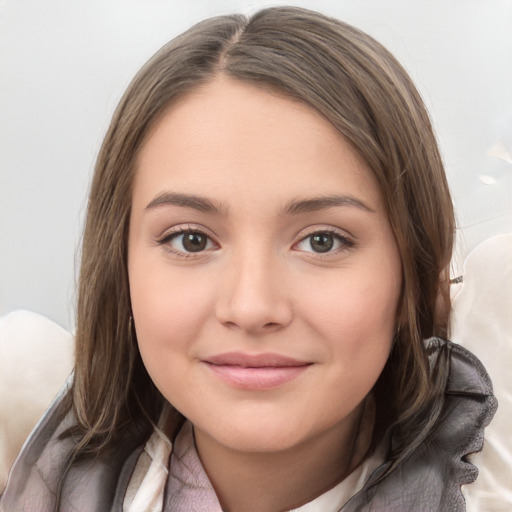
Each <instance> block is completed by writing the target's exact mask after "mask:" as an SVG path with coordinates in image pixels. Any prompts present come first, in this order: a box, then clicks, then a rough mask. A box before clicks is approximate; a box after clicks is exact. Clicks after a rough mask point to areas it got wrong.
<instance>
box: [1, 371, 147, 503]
mask: <svg viewBox="0 0 512 512" xmlns="http://www.w3.org/2000/svg"><path fill="white" fill-rule="evenodd" d="M70 387H71V379H70V380H69V381H68V383H66V386H65V387H64V388H63V389H62V390H61V392H60V393H59V395H58V396H57V398H56V399H55V401H54V402H53V404H52V405H51V406H50V408H49V409H48V411H47V412H46V413H45V415H44V416H43V418H42V419H41V420H40V422H39V423H38V425H37V426H36V428H35V429H34V431H33V432H32V434H31V435H30V436H29V438H28V439H27V441H26V443H25V445H24V446H23V448H22V450H21V452H20V454H19V456H18V458H17V459H16V461H15V463H14V465H13V467H12V469H11V473H10V475H9V479H8V481H7V486H6V488H5V492H4V494H3V495H2V496H1V498H0V512H7V511H11V510H17V511H34V510H37V511H38V512H50V511H53V509H54V506H55V496H56V492H57V489H58V487H59V480H60V478H61V475H62V474H63V470H64V468H65V466H66V463H67V460H68V457H69V456H70V453H71V451H72V449H73V447H74V445H75V443H74V440H73V439H72V438H71V437H69V436H62V434H63V433H64V432H65V431H66V430H67V429H68V428H69V427H71V426H73V425H74V424H75V423H76V420H75V417H74V415H73V413H72V411H71V410H70V407H69V404H70V400H69V396H68V395H69V392H70ZM145 434H146V433H145V432H144V430H143V429H139V428H131V429H126V431H124V432H122V433H121V435H120V436H119V438H118V441H117V442H116V443H115V444H113V445H112V446H111V448H110V449H109V450H108V451H107V452H105V453H103V454H101V455H100V456H98V457H97V458H95V459H94V460H87V461H84V462H81V463H79V464H76V465H73V467H72V468H71V470H70V471H69V472H68V474H67V477H66V479H65V482H64V484H63V487H62V499H63V505H64V509H65V510H69V511H70V512H71V511H72V512H86V511H90V510H110V508H111V505H112V503H113V502H114V501H115V499H116V496H117V494H118V493H119V492H120V491H119V487H123V486H124V485H127V483H128V480H129V475H130V474H131V469H132V467H133V466H134V464H135V461H136V459H137V457H138V455H139V453H140V448H141V446H142V445H143V442H144V441H145ZM121 492H122V491H121Z"/></svg>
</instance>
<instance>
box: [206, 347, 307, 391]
mask: <svg viewBox="0 0 512 512" xmlns="http://www.w3.org/2000/svg"><path fill="white" fill-rule="evenodd" d="M202 363H204V364H205V365H206V366H207V367H208V368H209V370H210V371H211V372H212V373H213V374H214V375H215V376H216V377H218V378H219V379H221V380H222V381H223V382H224V383H226V384H228V385H229V386H232V387H235V388H238V389H243V390H252V391H264V390H270V389H274V388H277V387H280V386H282V385H284V384H286V383H288V382H290V381H292V380H294V379H296V378H297V377H299V376H300V375H301V374H303V373H304V372H305V371H306V370H307V369H308V368H309V367H310V366H311V365H312V364H313V363H311V362H308V361H302V360H299V359H294V358H290V357H287V356H282V355H280V354H271V353H266V354H256V355H250V354H243V353H240V352H229V353H225V354H219V355H215V356H212V357H208V358H207V359H205V360H203V361H202Z"/></svg>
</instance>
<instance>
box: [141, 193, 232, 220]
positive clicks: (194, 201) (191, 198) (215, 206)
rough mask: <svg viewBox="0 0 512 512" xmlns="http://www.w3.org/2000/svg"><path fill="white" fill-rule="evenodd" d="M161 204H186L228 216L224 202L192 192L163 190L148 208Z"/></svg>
mask: <svg viewBox="0 0 512 512" xmlns="http://www.w3.org/2000/svg"><path fill="white" fill-rule="evenodd" d="M159 206H184V207H186V208H192V209H194V210H198V211H200V212H204V213H212V214H215V215H222V216H226V215H227V213H228V207H227V206H225V205H223V204H222V203H216V202H215V201H212V200H211V199H208V198H206V197H201V196H196V195H192V194H177V193H175V192H162V193H161V194H158V195H157V196H156V197H155V198H154V199H153V200H152V201H151V202H150V203H149V204H148V205H147V206H146V210H151V209H153V208H158V207H159Z"/></svg>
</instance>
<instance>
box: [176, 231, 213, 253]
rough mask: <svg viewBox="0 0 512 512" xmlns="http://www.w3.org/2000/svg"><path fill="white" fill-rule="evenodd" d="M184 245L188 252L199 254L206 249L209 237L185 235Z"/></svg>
mask: <svg viewBox="0 0 512 512" xmlns="http://www.w3.org/2000/svg"><path fill="white" fill-rule="evenodd" d="M181 236H182V237H183V240H182V244H183V248H184V249H185V250H186V251H187V252H199V251H204V249H206V244H207V242H208V237H207V236H206V235H203V234H202V233H184V234H183V235H181Z"/></svg>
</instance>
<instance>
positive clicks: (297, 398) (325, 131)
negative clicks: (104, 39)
mask: <svg viewBox="0 0 512 512" xmlns="http://www.w3.org/2000/svg"><path fill="white" fill-rule="evenodd" d="M132 200H133V203H132V214H131V219H130V231H129V258H128V268H129V280H130V292H131V300H132V308H133V316H134V322H135V326H136V332H137V338H138V342H139V347H140V352H141V355H142V358H143V360H144V363H145V365H146V367H147V370H148V372H149V374H150V376H151V378H152V379H153V381H154V382H155V384H156V386H157V387H158V388H159V390H160V391H161V392H162V393H163V395H164V396H165V397H166V398H167V399H168V400H169V402H171V403H172V404H173V405H174V406H175V407H176V408H177V409H178V410H179V411H181V412H182V413H183V414H184V415H185V416H186V417H187V418H188V419H189V420H190V421H191V422H192V423H193V424H194V427H195V432H196V438H197V437H200V436H203V438H205V439H206V438H207V439H210V440H211V441H212V442H215V443H217V444H218V445H219V446H223V447H228V448H230V449H234V450H246V451H256V452H270V451H279V450H286V449H293V448H294V447H297V446H299V445H303V444H304V443H307V442H309V441H311V440H313V439H318V438H319V437H320V438H321V436H327V435H332V433H335V434H336V432H337V431H340V432H341V431H343V430H344V429H346V428H347V423H350V422H353V421H354V411H356V410H357V408H358V405H359V404H361V402H362V401H363V399H364V398H365V396H366V395H367V394H368V392H369V391H370V390H371V388H372V386H373V385H374V383H375V381H376V380H377V378H378V376H379V374H380V373H381V370H382V368H383V366H384V364H385V362H386V360H387V357H388V354H389V351H390V347H391V340H392V337H393V332H394V328H395V324H396V313H397V305H398V301H399V296H400V290H401V265H400V257H399V254H398V251H397V247H396V244H395V240H394V237H393V234H392V230H391V227H390V224H389V221H388V218H387V215H386V211H385V207H384V203H383V199H382V197H381V194H380V191H379V188H378V186H377V184H376V181H375V179H374V177H373V175H372V173H371V171H370V170H369V169H368V167H367V166H366V164H365V162H364V161H363V160H362V158H361V157H360V156H359V155H358V153H357V152H356V151H355V150H354V149H353V148H352V147H351V145H350V144H349V143H348V141H347V140H346V139H344V138H343V137H342V136H341V135H340V134H339V133H338V132H337V131H336V130H335V129H334V128H333V127H332V125H331V124H330V123H329V122H327V121H326V120H325V119H324V118H323V117H321V116H320V115H319V114H317V113H316V112H315V111H314V110H312V109H311V108H310V107H308V106H305V105H303V104H301V103H298V102H295V101H293V100H290V99H287V98H285V97H282V96H280V95H276V94H274V93H269V92H267V91H264V90H262V89H258V88H256V87H253V86H250V85H245V84H240V83H237V82H233V81H230V80H229V79H227V78H217V79H215V80H214V81H213V82H211V83H210V84H208V85H206V86H203V87H202V88H200V89H198V90H196V91H194V92H192V93H190V94H189V95H188V96H186V97H184V98H182V99H181V100H180V101H179V102H177V103H175V104H173V105H172V106H171V107H170V108H169V110H168V111H167V112H166V113H165V115H164V116H163V117H162V118H161V119H160V120H159V122H158V123H157V125H156V127H155V128H154V129H153V131H152V132H151V133H150V135H149V136H148V138H147V140H146V143H145V144H144V146H143V148H142V150H141V152H140V154H139V157H138V161H137V166H136V176H135V181H134V188H133V198H132Z"/></svg>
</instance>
